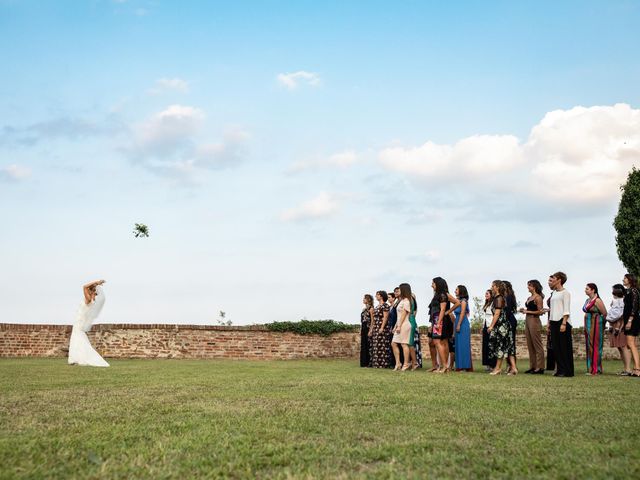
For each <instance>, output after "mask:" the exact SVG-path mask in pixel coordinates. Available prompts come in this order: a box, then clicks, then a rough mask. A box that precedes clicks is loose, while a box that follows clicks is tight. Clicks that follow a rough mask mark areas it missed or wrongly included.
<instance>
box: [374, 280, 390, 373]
mask: <svg viewBox="0 0 640 480" xmlns="http://www.w3.org/2000/svg"><path fill="white" fill-rule="evenodd" d="M387 299H388V297H387V292H385V291H384V290H378V291H377V292H376V300H377V301H378V305H377V306H376V307H375V308H374V309H373V335H372V342H373V356H372V359H371V366H372V367H373V368H389V367H390V366H391V330H389V327H388V325H387V318H388V315H389V304H388V303H387Z"/></svg>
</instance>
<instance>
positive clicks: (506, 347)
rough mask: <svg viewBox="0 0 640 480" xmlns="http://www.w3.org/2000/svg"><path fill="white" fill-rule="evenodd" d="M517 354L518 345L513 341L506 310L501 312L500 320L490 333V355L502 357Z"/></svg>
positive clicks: (497, 357)
mask: <svg viewBox="0 0 640 480" xmlns="http://www.w3.org/2000/svg"><path fill="white" fill-rule="evenodd" d="M515 354H516V346H515V344H514V343H513V335H512V334H511V328H510V325H509V320H508V319H507V315H506V313H505V311H504V310H502V311H501V312H500V316H499V317H498V321H497V322H496V324H495V326H494V327H493V330H491V333H490V334H489V355H490V356H491V357H493V358H496V359H501V358H504V357H508V356H514V355H515Z"/></svg>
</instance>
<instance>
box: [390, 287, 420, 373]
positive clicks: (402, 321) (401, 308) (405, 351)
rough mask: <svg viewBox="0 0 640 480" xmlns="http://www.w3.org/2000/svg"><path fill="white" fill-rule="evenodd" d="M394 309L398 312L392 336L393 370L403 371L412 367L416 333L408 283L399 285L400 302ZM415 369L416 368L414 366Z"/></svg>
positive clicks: (413, 303) (413, 307)
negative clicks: (412, 351)
mask: <svg viewBox="0 0 640 480" xmlns="http://www.w3.org/2000/svg"><path fill="white" fill-rule="evenodd" d="M396 309H397V311H398V321H397V323H396V328H395V330H394V335H393V345H394V347H393V353H394V356H395V360H396V365H395V368H394V370H402V371H405V370H408V369H409V368H411V366H412V364H411V361H412V357H411V347H413V346H414V341H415V333H416V328H415V302H414V301H413V296H412V294H411V286H410V285H409V284H408V283H401V284H400V302H399V303H398V305H397V307H396ZM412 317H413V319H412ZM400 347H401V348H402V357H403V359H404V363H403V364H400V351H399V348H400ZM414 355H415V354H414ZM415 368H417V367H416V366H415V365H414V369H415Z"/></svg>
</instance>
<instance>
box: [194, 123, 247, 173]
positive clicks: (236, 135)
mask: <svg viewBox="0 0 640 480" xmlns="http://www.w3.org/2000/svg"><path fill="white" fill-rule="evenodd" d="M248 139H249V134H248V133H247V132H245V131H243V130H238V129H232V130H227V131H226V132H225V133H224V135H223V137H222V141H220V142H218V143H208V144H203V145H199V146H198V147H197V148H196V155H195V156H196V159H197V164H198V166H201V167H203V168H209V169H218V168H224V167H230V166H233V165H236V164H238V163H240V162H241V161H242V160H243V158H244V146H245V144H246V142H247V140H248Z"/></svg>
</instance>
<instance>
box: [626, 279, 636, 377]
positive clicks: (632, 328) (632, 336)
mask: <svg viewBox="0 0 640 480" xmlns="http://www.w3.org/2000/svg"><path fill="white" fill-rule="evenodd" d="M622 284H623V285H624V288H625V295H624V309H623V311H622V321H623V322H624V333H625V335H626V336H627V346H628V347H629V350H631V358H633V373H632V376H634V377H640V356H639V355H638V347H637V346H636V337H637V336H638V334H640V292H638V281H637V280H636V277H635V275H632V274H630V273H627V274H626V275H625V276H624V279H623V280H622Z"/></svg>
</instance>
